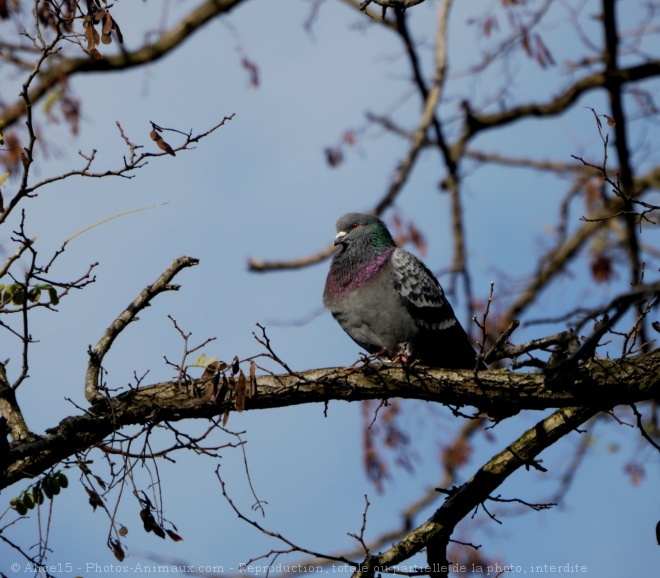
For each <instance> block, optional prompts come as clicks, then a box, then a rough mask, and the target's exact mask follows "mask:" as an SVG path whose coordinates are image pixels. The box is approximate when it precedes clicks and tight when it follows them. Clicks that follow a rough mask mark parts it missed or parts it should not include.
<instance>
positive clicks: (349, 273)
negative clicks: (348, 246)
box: [328, 247, 394, 295]
mask: <svg viewBox="0 0 660 578" xmlns="http://www.w3.org/2000/svg"><path fill="white" fill-rule="evenodd" d="M392 251H394V247H389V248H388V249H387V250H385V251H383V252H381V253H378V254H376V255H374V254H373V253H371V254H370V255H369V256H370V257H371V258H370V259H369V260H362V259H360V260H354V259H351V258H350V257H349V256H348V255H338V256H337V257H336V258H335V259H334V261H333V262H332V265H331V267H330V275H329V277H328V289H329V291H330V293H331V294H332V295H337V294H339V293H343V292H345V291H351V290H352V289H356V288H357V287H362V286H363V285H365V284H366V283H368V282H369V281H371V280H372V279H373V278H374V277H376V275H378V273H380V272H381V271H382V270H383V268H384V267H385V265H386V264H387V262H388V261H389V259H390V256H391V255H392Z"/></svg>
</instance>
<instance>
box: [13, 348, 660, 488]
mask: <svg viewBox="0 0 660 578" xmlns="http://www.w3.org/2000/svg"><path fill="white" fill-rule="evenodd" d="M256 382H257V383H256V390H257V391H256V395H255V396H253V397H251V398H246V399H245V410H246V411H250V410H256V409H269V408H277V407H288V406H293V405H301V404H310V403H327V402H328V401H331V400H338V401H361V400H367V399H389V398H393V397H401V398H406V399H419V400H425V401H432V402H435V403H442V404H446V405H452V406H474V407H476V408H478V409H479V410H481V411H483V412H486V413H488V414H489V415H500V416H501V415H507V416H508V415H513V414H515V413H517V412H519V411H522V410H525V409H536V410H541V409H547V408H556V407H570V406H575V405H581V404H584V405H585V406H587V405H588V406H590V407H591V406H592V404H593V400H595V399H597V400H598V407H599V408H600V409H610V408H612V407H614V406H616V405H620V404H625V405H630V404H632V403H636V402H639V401H643V400H647V399H651V398H653V397H656V396H658V395H660V350H656V351H654V352H652V353H649V354H644V355H639V356H637V357H631V358H626V359H619V360H606V359H601V360H595V361H591V362H589V363H588V364H585V365H584V366H580V367H577V368H571V369H570V371H566V372H564V373H560V374H557V375H555V374H553V375H552V378H551V379H550V378H547V377H545V376H544V375H543V374H541V373H513V372H510V371H507V370H496V371H480V372H479V374H478V376H477V378H476V380H475V375H474V372H473V371H467V370H464V371H450V370H441V369H428V368H421V367H417V368H415V367H413V368H402V367H400V366H386V365H382V364H374V365H367V366H365V367H364V368H362V369H359V370H358V369H355V368H348V369H347V368H328V369H313V370H309V371H304V372H299V373H297V374H295V375H291V374H284V375H263V376H258V377H257V378H256ZM196 385H197V387H198V389H199V388H208V387H212V385H209V382H208V380H206V381H205V382H201V381H198V382H197V383H196ZM234 410H235V407H234V401H233V400H232V399H218V400H217V401H214V396H213V395H211V396H208V395H203V394H202V396H201V397H193V396H191V395H190V394H188V390H187V388H181V387H180V386H179V385H178V383H176V382H165V383H159V384H155V385H152V386H147V387H144V388H140V389H135V390H131V391H127V392H124V393H121V394H119V395H117V396H115V397H113V398H109V399H108V400H104V401H103V402H101V403H98V404H97V405H95V406H93V407H92V408H91V409H90V410H89V411H88V412H87V413H85V414H84V415H80V416H74V417H68V418H66V419H64V420H62V422H60V423H59V424H58V425H57V426H56V427H54V428H52V429H50V430H47V432H46V435H44V436H42V437H38V438H36V439H35V440H33V441H29V442H25V443H18V444H14V445H13V446H12V449H11V453H10V460H9V462H10V463H9V465H8V468H7V473H6V475H5V476H4V477H2V478H0V489H1V488H3V487H6V486H8V485H10V484H12V483H14V482H16V481H18V480H20V479H23V478H26V477H30V476H35V475H38V474H39V473H40V472H42V471H44V470H45V469H46V468H48V467H50V466H52V465H54V464H56V463H58V462H59V461H61V460H62V459H65V458H67V457H69V456H71V455H72V454H73V453H74V452H75V451H77V450H79V449H81V448H88V447H91V446H93V445H95V444H97V443H99V442H101V441H102V440H103V439H104V438H105V437H106V436H107V435H109V434H110V433H112V432H113V431H116V430H118V429H120V428H121V427H123V426H127V425H132V424H139V423H147V422H148V423H159V422H163V421H179V420H182V419H194V418H198V419H199V418H201V419H208V418H210V417H214V416H218V415H223V414H224V413H225V412H229V411H234Z"/></svg>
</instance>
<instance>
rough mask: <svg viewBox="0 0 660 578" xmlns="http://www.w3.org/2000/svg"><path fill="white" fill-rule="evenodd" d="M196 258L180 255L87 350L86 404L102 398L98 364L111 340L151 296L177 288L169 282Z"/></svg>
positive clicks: (151, 298) (192, 264) (147, 304)
mask: <svg viewBox="0 0 660 578" xmlns="http://www.w3.org/2000/svg"><path fill="white" fill-rule="evenodd" d="M198 263H199V261H198V260H197V259H194V258H192V257H179V258H178V259H175V261H174V262H173V263H172V264H171V265H170V266H169V267H168V268H167V269H166V270H165V271H163V273H162V275H161V276H160V277H158V279H157V280H156V282H155V283H154V284H153V285H149V286H148V287H146V288H145V289H144V290H143V291H142V292H141V293H140V294H139V295H138V296H137V297H136V298H135V300H134V301H133V302H132V303H131V304H130V305H129V306H128V307H127V308H126V309H125V310H124V312H123V313H122V314H121V315H120V316H119V317H117V319H115V320H114V321H113V322H112V324H111V325H110V326H109V327H108V328H107V329H106V330H105V333H104V334H103V336H102V337H101V339H100V340H99V342H98V343H97V344H96V347H95V348H94V349H91V347H90V350H89V363H88V365H87V375H86V376H85V397H86V398H87V401H89V403H95V402H98V401H100V400H103V399H105V397H104V396H103V395H102V394H101V392H100V384H101V364H102V363H103V357H104V356H105V354H106V353H108V351H109V350H110V347H112V344H113V343H114V340H115V339H116V338H117V336H118V335H119V334H120V333H121V332H122V331H123V330H124V329H125V328H126V326H127V325H128V324H129V323H130V322H131V321H134V320H135V318H136V315H137V314H138V313H139V312H140V311H142V309H144V308H145V307H148V306H149V304H150V303H151V301H152V300H153V298H154V297H156V296H157V295H158V294H159V293H162V292H163V291H177V290H178V289H179V286H178V285H170V281H172V279H173V278H174V277H175V275H176V274H177V273H179V272H180V271H181V270H183V269H185V268H186V267H193V266H195V265H197V264H198Z"/></svg>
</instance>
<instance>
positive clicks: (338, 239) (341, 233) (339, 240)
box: [334, 231, 346, 245]
mask: <svg viewBox="0 0 660 578" xmlns="http://www.w3.org/2000/svg"><path fill="white" fill-rule="evenodd" d="M345 236H346V231H339V233H337V236H336V237H335V243H334V244H335V245H341V243H342V239H343V238H344V237H345Z"/></svg>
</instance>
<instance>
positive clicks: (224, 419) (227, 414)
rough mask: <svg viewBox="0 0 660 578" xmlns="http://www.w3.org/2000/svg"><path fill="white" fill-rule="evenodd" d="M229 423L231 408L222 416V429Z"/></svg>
mask: <svg viewBox="0 0 660 578" xmlns="http://www.w3.org/2000/svg"><path fill="white" fill-rule="evenodd" d="M228 421H229V408H227V409H225V413H224V414H223V416H222V427H224V426H226V425H227V422H228Z"/></svg>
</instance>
